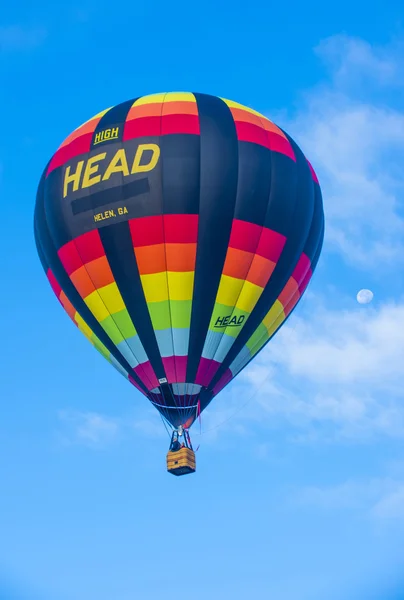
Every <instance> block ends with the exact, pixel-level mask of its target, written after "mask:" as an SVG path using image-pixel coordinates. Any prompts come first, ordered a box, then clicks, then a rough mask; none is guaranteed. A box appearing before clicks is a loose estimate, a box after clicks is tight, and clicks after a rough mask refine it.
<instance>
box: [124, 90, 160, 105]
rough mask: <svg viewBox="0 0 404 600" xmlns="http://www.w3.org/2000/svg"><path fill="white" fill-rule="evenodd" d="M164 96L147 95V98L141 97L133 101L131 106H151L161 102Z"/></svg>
mask: <svg viewBox="0 0 404 600" xmlns="http://www.w3.org/2000/svg"><path fill="white" fill-rule="evenodd" d="M165 95H166V94H165V93H163V94H149V95H148V96H142V97H141V98H138V99H137V100H135V102H134V103H133V104H132V106H140V105H141V104H153V103H154V102H163V100H164V96H165Z"/></svg>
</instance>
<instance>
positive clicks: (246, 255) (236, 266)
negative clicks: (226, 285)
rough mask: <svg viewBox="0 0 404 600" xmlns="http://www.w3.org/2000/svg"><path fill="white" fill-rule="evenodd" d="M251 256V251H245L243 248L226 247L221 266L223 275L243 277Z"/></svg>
mask: <svg viewBox="0 0 404 600" xmlns="http://www.w3.org/2000/svg"><path fill="white" fill-rule="evenodd" d="M253 256H254V255H253V254H252V253H251V252H246V251H245V250H238V249H237V248H228V249H227V256H226V260H225V263H224V267H223V275H227V276H228V277H235V278H236V279H245V278H246V277H247V273H248V269H249V268H250V265H251V261H252V258H253Z"/></svg>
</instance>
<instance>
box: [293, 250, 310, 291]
mask: <svg viewBox="0 0 404 600" xmlns="http://www.w3.org/2000/svg"><path fill="white" fill-rule="evenodd" d="M310 264H311V261H310V258H309V257H308V256H307V254H304V252H302V254H301V256H300V258H299V260H298V261H297V265H296V266H295V268H294V271H293V273H292V277H293V279H294V280H295V281H296V283H297V285H299V286H300V284H301V283H302V281H303V280H304V278H305V277H306V273H307V271H308V270H309V269H310Z"/></svg>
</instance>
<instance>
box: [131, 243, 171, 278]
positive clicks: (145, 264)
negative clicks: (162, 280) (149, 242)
mask: <svg viewBox="0 0 404 600" xmlns="http://www.w3.org/2000/svg"><path fill="white" fill-rule="evenodd" d="M134 250H135V254H136V260H137V266H138V269H139V273H140V275H150V274H151V273H162V272H164V271H166V256H165V251H164V244H153V246H141V247H139V248H135V249H134Z"/></svg>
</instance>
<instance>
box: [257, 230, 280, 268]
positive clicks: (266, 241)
mask: <svg viewBox="0 0 404 600" xmlns="http://www.w3.org/2000/svg"><path fill="white" fill-rule="evenodd" d="M285 243H286V237H285V236H284V235H282V234H281V233H278V232H277V231H273V230H272V229H268V228H267V227H263V228H262V232H261V237H260V241H259V243H258V246H257V249H256V251H255V253H256V254H259V255H260V256H262V257H264V258H267V259H268V260H271V261H272V262H274V263H276V262H278V260H279V257H280V255H281V254H282V250H283V248H284V246H285Z"/></svg>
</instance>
